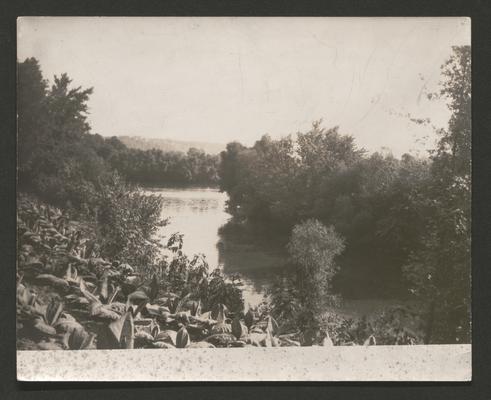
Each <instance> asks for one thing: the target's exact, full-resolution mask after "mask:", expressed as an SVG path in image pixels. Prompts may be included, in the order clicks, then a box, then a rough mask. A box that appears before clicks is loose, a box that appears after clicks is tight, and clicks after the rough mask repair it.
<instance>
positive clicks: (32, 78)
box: [17, 58, 219, 207]
mask: <svg viewBox="0 0 491 400" xmlns="http://www.w3.org/2000/svg"><path fill="white" fill-rule="evenodd" d="M17 69H18V101H17V109H18V183H19V186H20V188H21V189H24V190H27V189H28V190H31V191H34V192H36V193H38V194H39V195H41V196H43V197H44V198H46V199H47V200H49V201H51V202H53V203H55V204H63V205H64V204H65V203H67V202H69V203H71V204H72V205H74V206H77V207H80V206H81V205H82V204H83V203H87V201H88V198H87V196H88V195H89V194H90V193H92V192H93V191H94V190H96V186H97V182H98V181H101V180H104V179H107V177H108V176H110V175H111V174H113V173H114V172H115V171H116V172H117V173H119V174H120V175H121V176H122V177H123V178H125V179H126V180H128V181H129V182H132V183H137V184H141V185H156V186H165V185H177V184H183V185H186V184H188V185H206V186H208V185H215V184H216V182H217V179H218V177H217V168H218V161H219V159H218V157H217V156H213V155H208V154H205V153H204V152H203V151H201V150H198V149H189V151H188V152H187V153H180V152H168V153H165V152H162V151H161V150H139V149H130V148H128V147H126V146H125V145H124V144H123V143H122V142H121V141H120V140H119V139H118V138H116V137H111V138H104V137H102V136H101V135H98V134H92V133H91V127H90V125H89V124H88V122H87V115H88V101H89V97H90V95H91V94H92V92H93V90H92V88H89V89H83V88H81V87H73V85H72V81H71V79H70V78H69V77H68V75H67V74H62V75H61V76H59V77H58V76H55V77H54V81H53V83H52V84H51V85H49V82H48V81H47V80H46V79H45V78H44V77H43V75H42V72H41V69H40V66H39V62H38V61H37V60H36V59H34V58H28V59H26V60H24V61H23V62H18V63H17Z"/></svg>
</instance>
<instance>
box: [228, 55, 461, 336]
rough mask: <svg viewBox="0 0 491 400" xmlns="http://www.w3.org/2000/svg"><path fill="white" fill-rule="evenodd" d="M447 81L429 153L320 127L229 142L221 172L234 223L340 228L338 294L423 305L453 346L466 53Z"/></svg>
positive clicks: (432, 332) (457, 320) (448, 70)
mask: <svg viewBox="0 0 491 400" xmlns="http://www.w3.org/2000/svg"><path fill="white" fill-rule="evenodd" d="M442 76H443V80H442V82H441V91H440V92H439V93H437V94H433V95H432V96H439V97H441V98H445V99H446V100H447V104H448V106H449V109H450V111H451V118H450V121H449V126H448V128H447V129H441V130H439V131H438V132H437V133H438V135H439V138H440V139H439V143H438V146H437V148H436V149H435V151H433V152H431V153H430V157H428V158H416V157H413V156H411V155H409V154H404V155H403V156H402V157H401V158H400V159H398V158H395V157H393V156H392V155H390V154H381V153H373V154H368V153H367V152H366V151H363V150H362V149H359V148H357V146H356V144H355V142H354V139H353V138H352V137H350V136H347V135H342V134H340V133H339V130H338V128H337V127H335V128H332V129H325V128H323V127H322V126H321V122H320V121H319V122H315V123H314V124H313V126H312V129H311V130H310V131H308V132H306V133H298V134H296V135H294V136H293V135H290V136H286V137H283V138H281V139H278V140H273V139H271V138H270V137H269V136H267V135H265V136H263V137H262V138H261V140H259V141H257V142H256V143H255V144H254V145H253V146H252V147H246V146H243V145H241V144H240V143H237V142H234V143H229V144H228V145H227V149H226V151H224V152H222V153H221V158H222V162H221V165H220V171H219V172H220V187H221V189H222V190H224V191H226V192H227V193H228V195H229V198H230V200H229V202H228V210H229V212H230V213H231V214H232V215H233V216H234V219H235V220H236V221H239V222H246V223H254V224H257V223H262V224H267V225H269V226H275V227H276V228H277V234H278V235H283V236H284V237H285V243H286V242H287V240H288V238H289V236H290V232H291V231H292V229H293V231H294V232H296V230H297V229H300V228H298V226H297V227H295V226H296V225H297V224H299V223H302V222H303V221H306V220H308V219H316V220H318V221H320V222H321V223H323V224H325V225H326V226H333V227H334V229H335V231H336V232H338V233H339V234H340V235H341V236H342V237H343V238H345V251H344V253H343V254H342V255H340V256H339V257H338V262H339V264H340V266H341V268H340V271H339V273H338V274H337V276H336V277H334V282H333V283H334V284H335V286H336V287H337V289H338V290H341V292H342V293H343V295H345V296H349V297H357V296H360V297H362V296H366V295H372V296H378V297H379V296H383V295H392V296H397V295H399V296H400V294H401V293H407V294H408V295H411V296H414V299H415V300H416V301H422V302H423V301H424V302H427V304H429V306H428V309H427V310H424V313H425V314H426V316H427V323H426V335H425V336H426V337H425V340H426V342H446V343H448V342H459V341H469V340H470V325H469V321H470V307H469V305H470V183H471V182H470V143H471V136H470V132H471V130H470V93H471V92H470V48H469V47H456V48H455V49H454V53H453V55H452V57H451V58H450V59H449V61H448V62H447V63H446V64H445V65H444V66H443V67H442ZM432 96H430V97H432ZM294 227H295V228H294ZM306 248H307V247H306ZM303 262H304V260H297V264H300V265H302V263H303ZM325 265H329V262H326V263H325ZM290 308H291V307H290Z"/></svg>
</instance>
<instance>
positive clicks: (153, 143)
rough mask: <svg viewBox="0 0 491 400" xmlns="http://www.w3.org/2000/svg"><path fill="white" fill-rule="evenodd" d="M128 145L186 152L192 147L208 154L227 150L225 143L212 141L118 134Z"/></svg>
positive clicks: (147, 148) (146, 148)
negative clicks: (189, 140)
mask: <svg viewBox="0 0 491 400" xmlns="http://www.w3.org/2000/svg"><path fill="white" fill-rule="evenodd" d="M118 139H119V140H121V141H122V142H123V143H124V144H125V145H126V146H127V147H130V148H134V149H140V150H150V149H159V150H162V151H164V152H166V151H180V152H183V153H186V152H187V151H188V150H189V149H190V148H191V147H194V148H197V149H201V150H203V151H204V152H205V153H208V154H218V153H220V152H221V151H222V150H225V145H224V144H219V143H210V142H188V141H184V140H172V139H156V138H144V137H141V136H118Z"/></svg>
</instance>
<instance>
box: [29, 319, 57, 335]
mask: <svg viewBox="0 0 491 400" xmlns="http://www.w3.org/2000/svg"><path fill="white" fill-rule="evenodd" d="M33 328H34V329H35V330H36V331H38V332H39V333H40V334H42V335H43V336H55V335H56V329H55V328H53V327H52V326H51V325H48V324H47V323H46V322H45V321H43V319H42V318H36V319H35V320H34V324H33Z"/></svg>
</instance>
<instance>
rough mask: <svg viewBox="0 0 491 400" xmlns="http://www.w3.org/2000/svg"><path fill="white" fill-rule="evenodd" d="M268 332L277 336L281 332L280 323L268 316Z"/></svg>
mask: <svg viewBox="0 0 491 400" xmlns="http://www.w3.org/2000/svg"><path fill="white" fill-rule="evenodd" d="M266 331H267V332H269V334H270V335H272V336H276V335H277V334H278V331H279V326H278V322H276V320H275V319H274V318H273V317H272V316H271V315H270V316H268V325H267V327H266Z"/></svg>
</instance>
